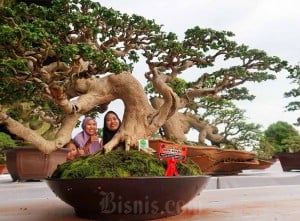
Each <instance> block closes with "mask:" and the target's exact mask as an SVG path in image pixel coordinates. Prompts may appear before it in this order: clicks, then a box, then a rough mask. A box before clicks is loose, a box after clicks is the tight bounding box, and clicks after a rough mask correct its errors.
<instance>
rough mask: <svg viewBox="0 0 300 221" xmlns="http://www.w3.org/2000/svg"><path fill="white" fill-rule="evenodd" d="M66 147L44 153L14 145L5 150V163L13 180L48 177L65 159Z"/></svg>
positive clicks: (32, 148)
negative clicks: (14, 146)
mask: <svg viewBox="0 0 300 221" xmlns="http://www.w3.org/2000/svg"><path fill="white" fill-rule="evenodd" d="M68 151H69V150H67V149H58V150H56V151H53V152H52V153H50V154H44V153H43V152H41V151H40V150H38V149H37V148H34V147H16V148H13V149H9V150H7V151H6V164H7V169H8V172H9V174H10V176H11V178H12V180H13V181H17V180H18V181H26V180H40V179H44V178H46V177H49V176H50V175H51V174H52V172H53V171H54V170H55V169H56V168H57V165H58V164H62V163H64V162H65V161H66V159H67V154H68Z"/></svg>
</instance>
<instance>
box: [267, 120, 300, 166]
mask: <svg viewBox="0 0 300 221" xmlns="http://www.w3.org/2000/svg"><path fill="white" fill-rule="evenodd" d="M264 135H265V139H266V141H267V142H268V143H269V144H270V145H272V147H273V155H274V156H275V157H277V158H278V159H279V161H280V163H281V166H282V169H283V170H284V171H290V170H300V135H299V132H298V131H297V130H296V129H295V128H294V127H293V125H290V124H288V123H287V122H283V121H278V122H276V123H274V124H271V125H270V126H269V127H268V128H267V129H266V130H265V132H264Z"/></svg>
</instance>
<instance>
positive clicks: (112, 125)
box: [105, 113, 120, 131]
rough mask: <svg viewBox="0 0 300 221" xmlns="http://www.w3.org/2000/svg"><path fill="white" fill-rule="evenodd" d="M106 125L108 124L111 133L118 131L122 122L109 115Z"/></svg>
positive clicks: (113, 115) (111, 114)
mask: <svg viewBox="0 0 300 221" xmlns="http://www.w3.org/2000/svg"><path fill="white" fill-rule="evenodd" d="M105 124H106V127H107V128H108V129H109V130H110V131H115V130H118V128H119V126H120V122H119V120H118V117H117V116H116V115H115V114H113V113H109V114H107V115H106V118H105Z"/></svg>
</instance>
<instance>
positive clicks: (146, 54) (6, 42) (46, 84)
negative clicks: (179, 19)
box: [0, 0, 288, 153]
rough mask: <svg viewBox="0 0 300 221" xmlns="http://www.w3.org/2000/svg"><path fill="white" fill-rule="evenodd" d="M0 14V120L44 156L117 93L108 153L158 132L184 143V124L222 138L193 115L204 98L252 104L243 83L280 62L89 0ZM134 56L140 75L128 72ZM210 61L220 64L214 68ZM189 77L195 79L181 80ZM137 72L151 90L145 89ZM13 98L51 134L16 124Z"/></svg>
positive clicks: (18, 7) (223, 39) (204, 32)
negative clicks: (118, 109) (116, 124)
mask: <svg viewBox="0 0 300 221" xmlns="http://www.w3.org/2000/svg"><path fill="white" fill-rule="evenodd" d="M0 17H1V19H0V26H1V28H0V49H1V53H0V59H1V62H0V65H1V66H0V67H1V68H0V76H1V81H0V103H1V109H0V123H3V124H5V125H6V127H7V128H8V129H9V131H11V132H12V133H14V134H17V135H18V136H19V137H21V138H23V139H26V140H28V141H30V142H31V143H32V144H34V145H35V146H36V147H37V148H39V149H40V150H41V151H43V152H44V153H50V152H52V151H54V150H55V149H57V148H60V147H63V146H64V145H65V144H66V143H67V142H68V141H69V140H70V138H71V132H72V130H73V129H74V127H75V126H76V124H77V122H78V119H79V118H80V117H81V116H82V115H88V114H91V113H102V112H104V111H105V110H106V109H107V108H108V106H109V104H110V102H112V101H114V100H116V99H121V100H122V101H123V103H124V107H125V111H124V116H123V121H122V125H121V128H120V130H119V132H118V133H117V134H116V135H115V136H114V138H113V139H112V140H111V141H110V142H109V143H107V144H106V145H105V146H104V148H105V150H106V152H109V151H111V150H112V149H113V148H114V147H115V146H117V145H118V144H119V143H124V145H125V148H126V149H127V150H128V149H130V148H134V147H136V146H137V143H138V142H137V141H138V140H139V139H148V138H150V137H151V136H152V135H153V134H155V133H157V131H159V129H161V128H163V129H164V133H165V134H167V136H168V137H169V138H171V137H173V138H176V140H177V141H178V142H184V141H186V136H185V133H186V132H187V131H186V130H185V127H184V126H183V125H185V124H186V122H187V121H190V124H192V122H193V121H195V122H196V123H197V124H198V125H204V126H203V127H199V130H200V131H201V137H202V138H201V139H203V136H204V135H205V138H206V139H210V140H211V142H214V143H219V144H220V143H222V142H223V141H224V139H222V135H218V134H217V133H216V128H215V126H214V125H209V122H208V121H206V119H201V118H199V117H197V115H196V114H197V112H198V111H199V109H200V108H201V105H202V104H204V99H208V98H209V99H211V100H212V101H214V102H219V101H221V100H242V99H247V100H252V99H254V97H253V96H252V95H251V94H250V92H249V91H248V89H247V88H246V87H243V85H244V84H245V83H250V82H257V83H259V82H262V81H266V80H274V79H275V74H276V73H277V72H280V71H281V70H283V69H287V68H288V64H287V62H286V61H282V60H281V59H280V58H278V57H275V56H268V55H267V54H266V53H265V52H264V51H261V50H257V49H251V48H249V47H248V46H246V45H238V44H237V43H236V42H235V41H233V40H232V38H233V37H234V34H233V33H232V32H230V31H216V30H212V29H203V28H200V27H192V28H190V29H188V30H186V31H185V37H184V39H183V40H179V39H178V37H177V35H176V34H174V33H166V32H164V31H163V30H162V26H161V25H159V24H156V23H155V21H153V20H148V19H146V18H144V17H142V16H139V15H135V14H133V15H128V14H124V13H121V12H119V11H115V10H113V9H109V8H106V7H103V6H101V5H100V4H99V3H96V2H92V1H89V0H53V1H52V6H51V7H47V8H46V7H42V6H38V5H35V4H30V5H29V6H28V5H26V4H24V3H22V2H20V3H18V4H13V5H12V6H11V7H1V8H0ZM140 60H141V61H144V62H145V70H144V73H143V74H144V75H143V74H142V73H136V72H135V69H134V67H135V63H137V62H139V61H140ZM216 62H218V63H221V62H223V65H221V67H220V68H219V69H217V68H214V65H215V63H216ZM188 73H189V74H188ZM191 73H192V76H193V79H196V80H194V81H189V82H185V81H181V79H184V74H187V75H189V76H191ZM143 76H144V77H145V78H146V79H147V81H148V83H149V84H150V85H151V87H152V88H153V91H155V94H154V95H152V96H151V95H150V94H146V92H145V91H144V88H143V86H142V84H141V83H140V81H141V78H142V77H143ZM186 78H189V77H188V76H187V77H186ZM180 82H181V83H180ZM178 84H179V85H178ZM176 85H177V87H176ZM21 102H31V103H32V105H33V106H32V109H31V110H32V111H31V116H32V117H34V116H35V117H36V118H38V119H41V120H43V121H44V122H47V123H49V124H51V127H52V128H53V129H55V130H54V131H55V133H54V135H53V136H52V137H49V138H44V137H43V136H41V135H39V134H37V133H35V131H34V130H32V129H31V128H29V127H26V125H24V124H22V123H20V119H21V117H20V114H19V111H18V110H17V109H16V108H12V106H13V105H12V104H14V103H21ZM207 108H208V107H207ZM212 108H213V106H212ZM141 110H142V111H141ZM183 111H186V113H187V112H189V114H187V115H186V118H183V117H182V116H183V115H182V113H183ZM203 134H204V135H203ZM209 135H214V136H209Z"/></svg>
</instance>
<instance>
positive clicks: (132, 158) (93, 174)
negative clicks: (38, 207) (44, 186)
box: [51, 150, 201, 179]
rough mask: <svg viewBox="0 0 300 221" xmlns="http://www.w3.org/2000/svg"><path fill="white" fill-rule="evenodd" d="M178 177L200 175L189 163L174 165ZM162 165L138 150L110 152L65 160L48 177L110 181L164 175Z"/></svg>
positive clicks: (154, 156) (164, 168) (188, 161)
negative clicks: (130, 177) (103, 179)
mask: <svg viewBox="0 0 300 221" xmlns="http://www.w3.org/2000/svg"><path fill="white" fill-rule="evenodd" d="M177 170H178V173H179V175H181V176H189V175H201V171H200V169H199V167H198V166H197V165H196V164H195V163H193V161H191V160H189V159H187V160H186V161H185V162H179V163H177ZM165 171H166V162H165V161H164V160H160V159H159V158H158V157H157V156H156V155H153V156H152V155H149V154H147V153H144V152H140V151H135V150H131V151H112V152H109V153H107V154H96V155H93V156H88V157H81V158H77V159H75V160H72V161H67V162H65V163H64V164H61V165H59V166H58V168H57V169H56V170H55V171H54V172H53V174H52V176H51V178H59V179H72V178H104V177H105V178H112V177H129V176H164V174H165Z"/></svg>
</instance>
